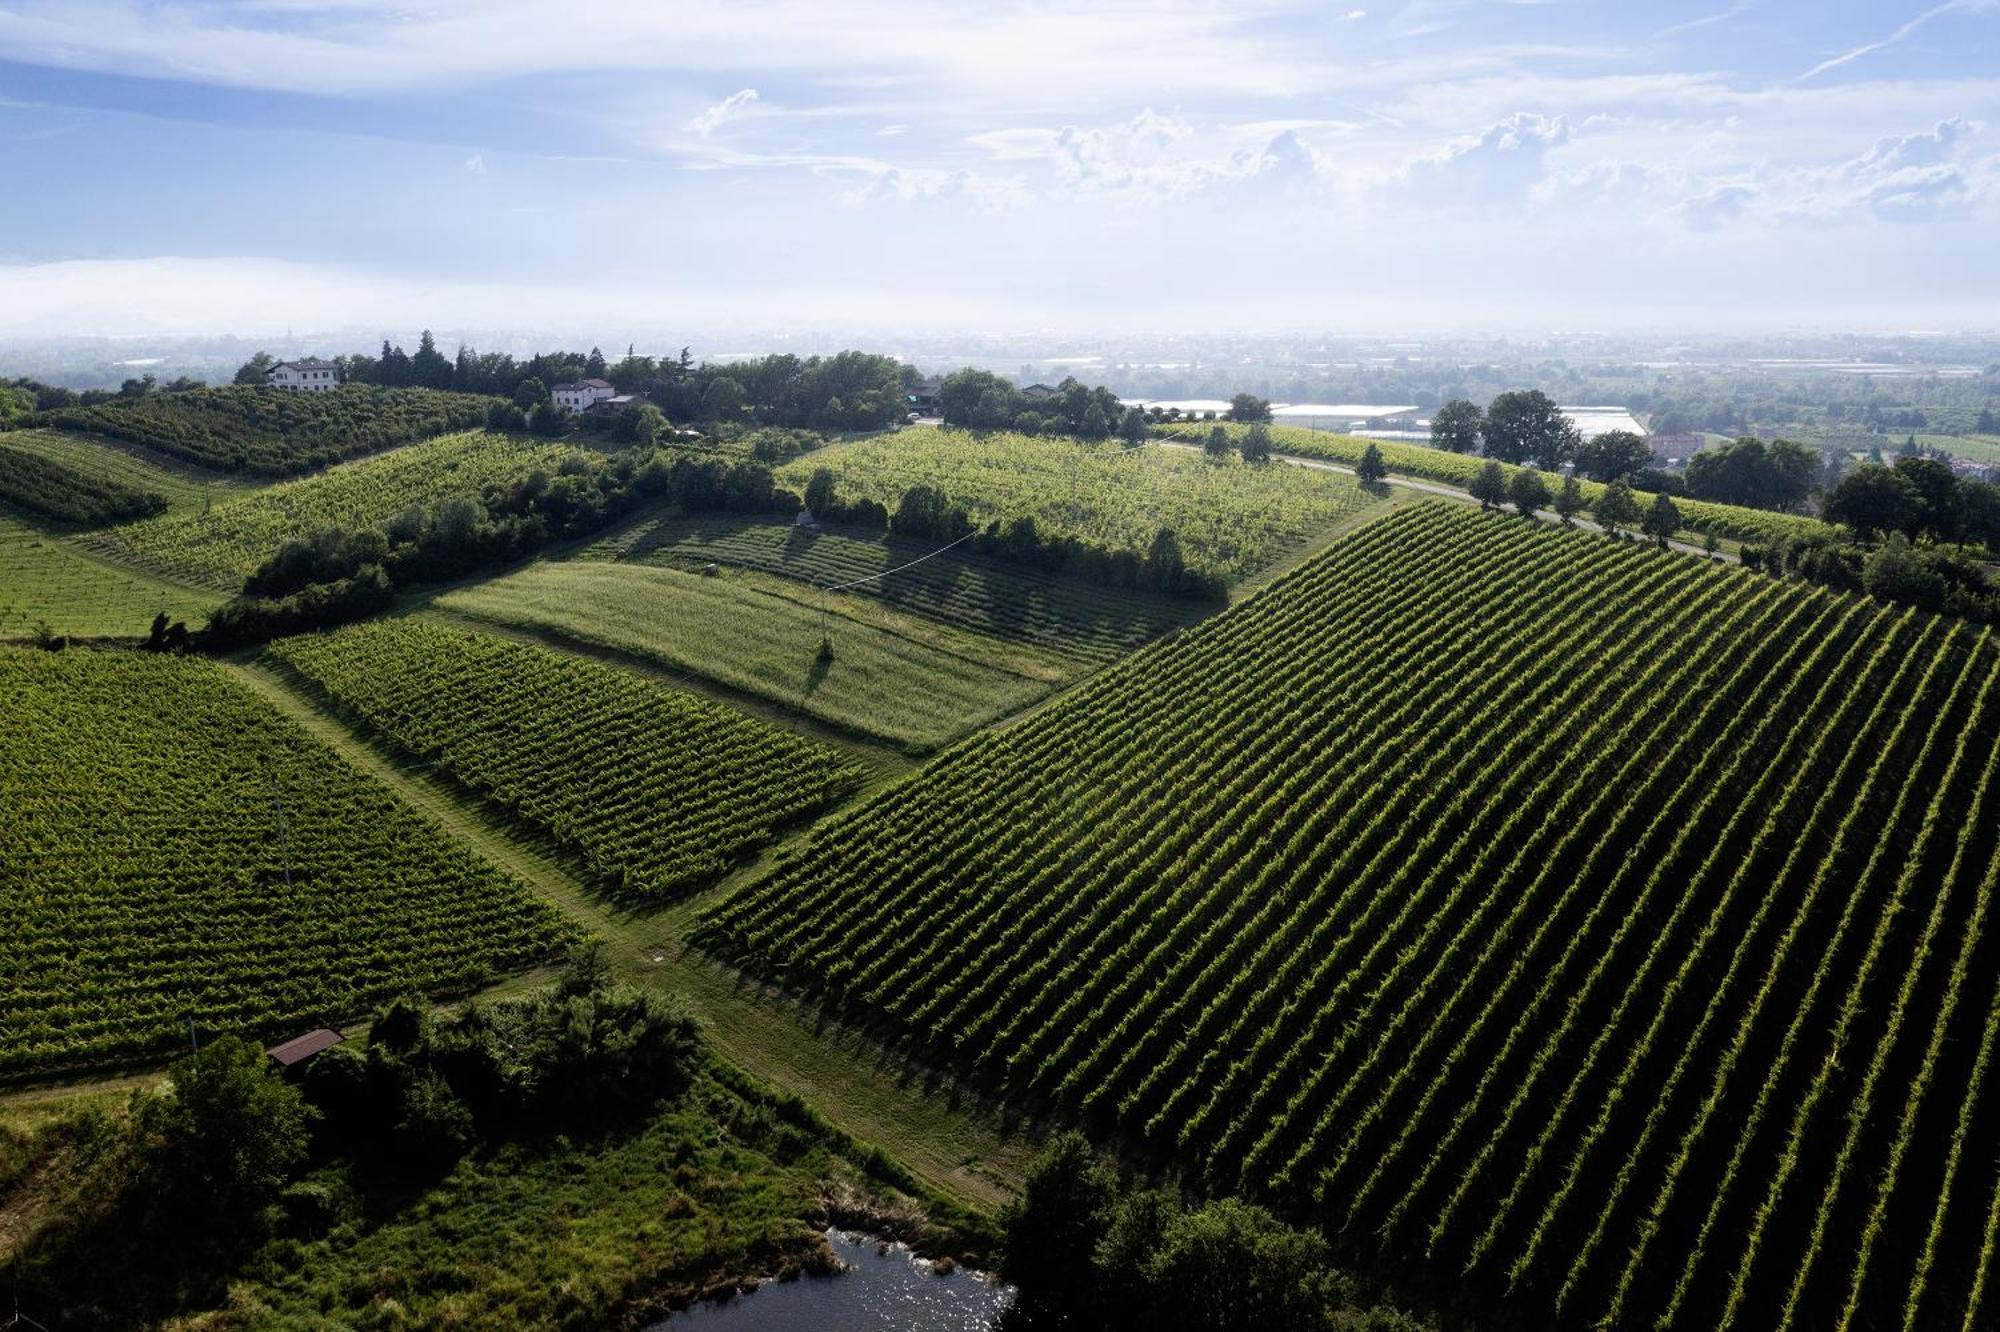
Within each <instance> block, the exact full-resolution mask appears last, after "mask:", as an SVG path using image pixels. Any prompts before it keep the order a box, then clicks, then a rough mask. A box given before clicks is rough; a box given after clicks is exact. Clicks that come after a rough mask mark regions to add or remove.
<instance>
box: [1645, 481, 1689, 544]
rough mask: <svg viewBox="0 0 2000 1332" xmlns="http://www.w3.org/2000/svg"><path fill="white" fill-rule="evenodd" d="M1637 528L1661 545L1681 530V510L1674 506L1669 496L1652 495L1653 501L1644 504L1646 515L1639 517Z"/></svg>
mask: <svg viewBox="0 0 2000 1332" xmlns="http://www.w3.org/2000/svg"><path fill="white" fill-rule="evenodd" d="M1639 530H1640V531H1642V532H1644V533H1645V534H1646V535H1647V536H1649V537H1651V538H1653V540H1655V541H1657V542H1658V543H1659V544H1660V545H1662V546H1664V545H1666V544H1667V541H1668V539H1669V538H1670V537H1672V536H1673V534H1674V533H1676V532H1678V531H1680V530H1681V511H1680V510H1679V509H1678V508H1677V507H1675V505H1674V501H1673V499H1672V497H1671V496H1668V495H1664V494H1661V495H1655V496H1653V502H1652V503H1651V504H1649V505H1647V506H1646V516H1645V517H1644V518H1642V519H1640V522H1639Z"/></svg>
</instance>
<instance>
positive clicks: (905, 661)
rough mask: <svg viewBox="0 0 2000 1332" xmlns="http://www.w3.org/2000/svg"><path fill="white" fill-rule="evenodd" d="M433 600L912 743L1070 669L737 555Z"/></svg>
mask: <svg viewBox="0 0 2000 1332" xmlns="http://www.w3.org/2000/svg"><path fill="white" fill-rule="evenodd" d="M437 606H438V608H439V609H440V610H444V611H448V612H451V613H452V614H455V615H461V616H467V617H470V618H472V619H475V620H480V621H483V622H485V623H488V624H492V625H496V626H499V627H502V628H507V629H517V630H524V631H527V632H529V633H534V634H541V635H547V636H550V637H553V638H557V639H561V640H567V641H569V642H573V643H581V644H585V645H588V646H591V647H597V648H606V649H609V650H611V651H614V652H619V653H623V654H625V655H627V656H630V657H635V658H638V659H639V660H642V661H645V662H649V663H651V664H653V665H656V666H661V667H664V668H666V669H668V670H671V671H675V672H686V673H687V674H689V675H696V676H701V677H703V678H705V679H708V680H713V681H715V682H716V683H718V684H722V685H726V686H728V687H729V688H731V689H737V690H741V691H743V692H745V693H748V694H754V695H756V696H757V697H759V698H763V699H767V700H769V701H770V702H772V703H775V704H777V705H779V706H780V707H784V708H790V709H796V710H797V711H799V712H802V713H804V714H805V715H806V716H808V717H815V718H818V719H819V720H821V721H824V722H827V723H829V724H831V725H833V726H835V727H838V728H840V729H842V730H846V731H851V732H854V733H857V734H859V735H861V736H864V737H868V738H871V739H876V740H885V741H888V742H889V743H891V744H897V745H905V746H911V747H916V748H925V749H930V748H936V747H937V746H938V745H940V744H942V743H944V742H945V741H948V740H954V739H956V738H958V737H959V736H961V735H964V734H965V733H966V732H968V731H970V730H972V729H973V728H974V727H976V726H978V725H980V724H982V723H984V722H988V721H991V720H993V719H994V718H996V717H999V716H1003V715H1005V714H1007V713H1009V712H1013V711H1016V710H1018V709H1020V708H1023V707H1026V706H1027V705H1028V704H1030V703H1033V702H1034V701H1036V700H1037V699H1039V698H1041V697H1042V696H1043V695H1045V694H1047V693H1048V692H1049V691H1050V690H1052V689H1053V688H1055V686H1056V685H1058V684H1060V683H1061V682H1062V681H1064V680H1065V679H1067V678H1068V677H1069V676H1070V675H1072V674H1073V673H1074V672H1075V670H1076V668H1075V666H1074V665H1073V664H1072V663H1071V662H1069V661H1068V660H1067V659H1065V658H1059V657H1054V656H1051V655H1050V654H1048V653H1045V652H1042V651H1039V650H1038V649H1035V648H1032V647H1026V646H1022V645H1020V644H1016V643H1007V642H1003V641H998V640H995V639H991V638H986V637H983V636H980V635H975V634H971V633H967V632H965V631H964V630H960V629H954V628H948V627H945V626H940V625H935V624H931V623H928V622H926V621H924V620H921V619H916V618H914V617H911V616H906V615H903V614H900V613H898V612H897V611H896V610H894V609H893V608H891V607H888V606H885V605H883V604H882V603H881V602H879V601H874V600H871V599H869V598H865V597H854V596H843V595H839V594H835V595H831V596H823V595H821V594H819V593H816V592H814V591H813V590H812V589H811V588H809V587H805V586H803V585H801V584H799V583H796V582H793V581H791V580H789V579H783V578H773V577H769V576H767V575H763V574H759V573H755V572H752V571H746V570H741V569H731V570H728V571H726V572H723V573H720V574H718V575H717V576H714V577H704V576H702V575H700V574H693V573H686V572H683V571H682V570H679V569H672V568H661V567H658V566H654V565H646V564H607V563H601V562H597V561H567V562H557V563H544V564H537V565H533V566H531V567H529V568H527V569H524V570H522V571H521V572H519V573H517V574H512V575H510V576H508V577H506V578H501V579H496V580H494V581H492V582H488V583H481V584H478V585H477V586H474V587H469V588H465V589H462V590H460V591H456V592H452V593H450V594H448V595H446V596H444V597H441V598H439V599H438V602H437ZM822 610H824V611H825V614H824V616H822ZM823 631H824V632H823ZM823 643H824V644H827V645H828V646H829V648H830V651H828V652H822V650H821V645H822V644H823Z"/></svg>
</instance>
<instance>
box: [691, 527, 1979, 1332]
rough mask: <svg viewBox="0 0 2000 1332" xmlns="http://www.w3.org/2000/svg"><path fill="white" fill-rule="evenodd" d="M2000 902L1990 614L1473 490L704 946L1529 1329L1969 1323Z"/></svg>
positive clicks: (1039, 726)
mask: <svg viewBox="0 0 2000 1332" xmlns="http://www.w3.org/2000/svg"><path fill="white" fill-rule="evenodd" d="M1585 662H1587V663H1590V665H1589V668H1588V669H1579V663H1585ZM1996 887H2000V652H1996V649H1995V645H1994V643H1993V641H1992V638H1991V636H1990V634H1988V633H1987V632H1986V631H1985V630H1983V629H1976V628H1973V627H1970V626H1967V625H1965V624H1963V623H1961V622H1959V621H1956V620H1950V619H1945V618H1933V617H1929V616H1924V615H1920V614H1918V613H1915V612H1912V611H1908V610H1905V609H1901V608H1897V607H1884V606H1881V605H1878V604H1876V603H1874V602H1871V601H1869V600H1866V599H1864V598H1860V597H1852V596H1839V595H1835V594H1831V593H1827V592H1825V591H1823V590H1818V589H1808V588H1802V587H1799V586H1796V585H1788V584H1782V583H1779V582H1776V581H1774V580H1770V579H1764V578H1759V577H1757V576H1755V575H1753V574H1750V573H1747V572H1744V571H1742V570H1738V569H1734V568H1730V567H1727V566H1720V565H1714V564H1711V563H1709V562H1707V561H1703V560H1697V559H1689V558H1686V557H1684V556H1681V555H1678V554H1674V553H1671V552H1666V551H1659V550H1654V549H1650V548H1641V547H1638V546H1634V545H1631V544H1627V543H1618V542H1609V541H1606V540H1604V539H1603V538H1601V537H1599V536H1596V535H1593V534H1585V533H1581V532H1574V531H1564V530H1562V529H1560V528H1557V527H1554V526H1550V525H1544V524H1540V523H1533V522H1526V521H1523V520H1522V519H1520V518H1516V517H1509V516H1501V515H1496V514H1482V513H1479V512H1477V511H1475V510H1473V509H1471V508H1469V507H1465V506H1460V505H1452V504H1445V503H1442V502H1438V503H1428V504H1420V505H1416V506H1413V507H1410V508H1406V509H1403V510H1401V511H1400V512H1398V513H1396V514H1394V515H1391V516H1389V517H1385V518H1383V519H1381V520H1379V521H1376V522H1374V523H1370V524H1368V525H1366V526H1364V527H1363V528H1361V529H1360V530H1359V531H1357V532H1355V533H1353V534H1352V535H1350V536H1348V537H1346V538H1344V539H1343V540H1341V541H1340V542H1339V543H1337V544H1336V545H1335V546H1334V547H1333V548H1332V549H1331V550H1329V551H1328V552H1327V553H1326V554H1325V555H1323V556H1321V557H1319V558H1317V559H1315V560H1313V561H1311V562H1309V563H1307V564H1306V565H1305V566H1303V567H1302V568H1300V569H1299V570H1298V571H1296V572H1294V573H1292V574H1290V575H1287V576H1285V577H1283V578H1281V579H1280V580H1278V581H1277V582H1276V583H1274V584H1273V585H1272V586H1270V587H1269V588H1267V589H1265V590H1264V591H1263V592H1261V593H1259V594H1258V595H1256V596H1254V597H1251V598H1249V599H1248V600H1245V601H1243V602H1241V603H1239V604H1237V605H1235V606H1233V607H1231V608H1230V609H1229V610H1228V611H1226V612H1224V613H1223V614H1221V615H1218V616H1216V617H1214V618H1212V619H1210V620H1207V621H1205V622H1203V623H1202V624H1201V625H1199V626H1197V627H1195V628H1194V629H1192V630H1190V631H1188V632H1186V633H1183V634H1180V635H1177V636H1175V637H1173V638H1170V639H1167V640H1164V641H1162V642H1161V643H1159V644H1156V645H1154V646H1152V647H1149V648H1146V649H1143V650H1141V651H1140V652H1139V653H1138V654H1136V655H1135V656H1133V657H1132V658H1130V659H1129V660H1128V661H1127V662H1125V663H1123V664H1121V665H1119V666H1117V667H1114V668H1112V669H1111V670H1109V671H1105V672H1102V673H1100V674H1099V675H1097V676H1095V677H1093V678H1092V679H1091V680H1090V681H1089V682H1087V683H1086V684H1085V685H1083V686H1082V687H1081V688H1080V689H1078V690H1076V691H1073V692H1072V693H1070V694H1067V695H1065V696H1064V697H1063V698H1062V699H1060V700H1058V701H1057V702H1056V703H1055V704H1053V705H1052V706H1050V707H1048V708H1046V709H1044V710H1042V711H1040V712H1038V713H1037V714H1035V715H1034V716H1033V717H1032V718H1030V719H1028V720H1027V721H1026V722H1024V723H1022V724H1021V725H1018V726H1014V727H1010V728H1007V729H1005V730H1001V731H995V732H988V733H985V734H982V735H980V736H977V737H975V738H973V739H971V740H969V741H967V742H965V743H964V744H962V745H959V746H957V747H955V748H954V749H952V750H951V751H949V752H948V753H947V754H945V755H943V756H941V757H940V758H939V759H937V760H936V761H934V762H932V763H931V764H929V765H927V766H925V767H924V768H922V769H920V770H918V771H917V772H916V773H914V774H912V775H911V776H910V777H908V778H906V779H905V780H903V781H902V782H900V783H898V784H896V785H893V786H890V787H887V788H884V789H883V790H881V791H879V792H877V793H876V794H874V795H873V796H871V797H870V798H869V799H867V800H866V801H864V802H862V803H860V804H858V805H856V806H854V807H851V808H850V809H848V810H845V811H843V812H841V813H840V814H838V815H836V816H834V817H833V818H831V819H828V820H825V821H823V822H822V823H820V824H819V825H818V826H817V827H816V828H815V829H814V830H813V833H812V835H811V836H810V838H809V839H807V840H806V841H804V842H803V843H801V844H799V845H797V846H795V847H792V848H788V849H787V851H786V852H785V853H783V854H782V855H781V856H780V857H779V858H778V859H777V862H776V865H775V868H774V869H773V870H772V871H771V872H770V873H769V874H768V875H767V876H765V877H763V878H762V879H760V880H759V881H757V882H755V883H753V884H751V885H750V886H749V887H748V888H746V889H745V890H743V891H741V892H739V893H737V894H736V895H734V896H733V897H731V898H729V899H727V900H726V901H723V902H721V903H720V904H718V905H716V906H714V907H712V908H710V909H709V910H708V911H707V913H706V920H707V922H708V926H707V930H706V932H705V933H697V934H696V936H695V939H696V942H697V943H700V944H702V945H703V946H706V947H709V948H712V949H714V950H716V951H718V952H720V953H721V954H723V955H724V956H727V957H730V958H733V959H736V960H738V961H739V962H741V963H744V964H746V965H748V966H749V967H750V968H751V969H752V970H754V971H758V972H761V973H762V974H764V975H767V976H769V977H771V978H772V979H774V980H777V981H779V982H781V983H782V984H784V985H786V986H787V987H788V988H789V989H791V990H792V991H793V992H794V993H803V994H807V995H811V996H814V997H816V998H817V999H819V1000H820V1001H821V1002H822V1003H824V1004H825V1005H826V1006H828V1007H829V1008H830V1009H831V1010H833V1011H835V1012H839V1013H843V1014H847V1015H849V1016H851V1017H853V1018H854V1019H856V1020H858V1021H862V1022H865V1023H867V1024H868V1025H869V1027H870V1028H871V1029H872V1030H875V1031H878V1032H884V1033H891V1032H894V1033H900V1034H901V1035H902V1037H903V1039H904V1040H905V1042H906V1043H907V1047H908V1048H910V1049H911V1050H912V1051H913V1052H914V1053H916V1054H918V1055H919V1056H920V1057H924V1058H927V1059H929V1060H931V1061H935V1063H937V1064H941V1065H943V1066H945V1067H948V1068H951V1069H954V1070H956V1071H957V1072H958V1073H959V1074H960V1075H961V1076H962V1077H964V1078H965V1079H966V1080H968V1081H969V1082H971V1083H972V1084H973V1085H974V1086H976V1087H980V1088H985V1089H989V1090H992V1091H995V1092H998V1093H1000V1094H1003V1095H1005V1096H1007V1097H1010V1098H1017V1100H1018V1102H1019V1103H1023V1104H1025V1105H1028V1106H1032V1107H1035V1108H1037V1109H1044V1108H1045V1109H1048V1110H1050V1111H1052V1112H1053V1113H1056V1114H1058V1115H1063V1116H1068V1117H1072V1118H1073V1119H1074V1120H1076V1121H1077V1122H1080V1123H1082V1124H1085V1125H1088V1126H1091V1127H1093V1128H1095V1129H1097V1130H1099V1131H1100V1132H1102V1133H1104V1134H1106V1135H1112V1134H1115V1135H1117V1136H1118V1137H1119V1138H1120V1139H1121V1140H1122V1141H1123V1142H1124V1143H1125V1144H1127V1145H1128V1146H1129V1147H1130V1148H1132V1149H1133V1151H1134V1153H1135V1154H1141V1153H1143V1154H1144V1155H1146V1156H1148V1157H1150V1158H1151V1159H1153V1160H1156V1161H1161V1162H1172V1163H1174V1164H1175V1165H1176V1166H1177V1167H1178V1168H1180V1169H1183V1170H1186V1171H1189V1172H1191V1173H1193V1174H1195V1175H1197V1176H1198V1177H1200V1178H1202V1179H1203V1180H1204V1181H1205V1182H1206V1183H1207V1185H1208V1186H1209V1187H1211V1188H1213V1189H1215V1190H1218V1191H1222V1192H1237V1191H1240V1192H1243V1193H1247V1194H1248V1195H1250V1196H1252V1197H1255V1198H1262V1199H1266V1200H1270V1201H1273V1202H1275V1203H1278V1204H1281V1205H1283V1206H1284V1207H1285V1208H1287V1209H1288V1210H1290V1211H1292V1212H1293V1213H1295V1214H1297V1215H1300V1216H1311V1217H1315V1218H1317V1219H1318V1220H1319V1221H1320V1222H1321V1223H1322V1224H1323V1225H1324V1226H1325V1228H1326V1229H1327V1231H1328V1232H1329V1233H1330V1234H1331V1235H1333V1236H1335V1237H1336V1238H1337V1239H1338V1240H1339V1242H1340V1243H1341V1244H1342V1245H1343V1246H1344V1248H1345V1250H1346V1251H1347V1252H1348V1253H1349V1254H1350V1255H1351V1256H1353V1257H1354V1258H1355V1259H1356V1260H1357V1261H1364V1262H1371V1263H1375V1262H1382V1261H1384V1260H1386V1261H1387V1262H1388V1263H1389V1264H1390V1265H1391V1266H1392V1267H1401V1268H1402V1269H1404V1270H1405V1271H1406V1273H1408V1274H1409V1275H1412V1276H1415V1277H1417V1278H1419V1279H1423V1280H1428V1281H1431V1282H1435V1283H1437V1284H1438V1285H1440V1286H1443V1287H1447V1288H1450V1289H1453V1290H1455V1291H1459V1292H1462V1293H1463V1298H1464V1300H1465V1302H1466V1304H1467V1306H1468V1307H1477V1306H1478V1305H1480V1304H1481V1302H1482V1301H1491V1302H1492V1303H1493V1305H1494V1306H1495V1307H1497V1308H1499V1309H1500V1311H1501V1314H1502V1316H1503V1318H1502V1321H1503V1322H1504V1325H1506V1326H1516V1325H1518V1326H1536V1327H1552V1326H1561V1327H1640V1326H1644V1327H1661V1328H1669V1329H1674V1328H1686V1329H1690V1332H1695V1330H1699V1332H1715V1330H1717V1329H1727V1328H1734V1329H1739V1330H1740V1332H1750V1330H1751V1329H1764V1328H1779V1327H1796V1328H1803V1327H1825V1328H1846V1329H1858V1328H1863V1327H1885V1326H1901V1327H1904V1328H1906V1329H1907V1328H1936V1327H1949V1328H1954V1329H1956V1328H1960V1327H1964V1328H1967V1329H1970V1328H1973V1327H1985V1326H1988V1325H1989V1324H1988V1320H1986V1319H1984V1318H1983V1317H1982V1316H1978V1315H1977V1314H1976V1313H1975V1311H1976V1310H1978V1309H1979V1308H1980V1307H1981V1304H1980V1301H1981V1299H1982V1295H1983V1297H1984V1298H1985V1299H1987V1300H1988V1301H1989V1303H1988V1304H1987V1305H1986V1306H1985V1307H1987V1308H1991V1307H1992V1306H1991V1303H1990V1301H1991V1299H1992V1298H1993V1295H1994V1292H1993V1291H1992V1290H1991V1288H1990V1282H1991V1280H1992V1278H1991V1276H1990V1275H1989V1274H1990V1273H1991V1271H1992V1267H1993V1264H1992V1259H1993V1256H1994V1242H1995V1241H1994V1235H1995V1230H1994V1224H1995V1223H1994V1219H1993V1218H1995V1217H1996V1216H2000V1183H1997V1182H1996V1175H1995V1171H1994V1150H1993V1138H1992V1133H1991V1124H1992V1123H1993V1121H1994V1106H1995V1100H1994V1096H1995V1090H1994V1084H1993V1079H1992V1076H1991V1074H1990V1071H1989V1070H1990V1066H1991V1065H1992V1063H1993V1060H1994V1057H1995V1056H1996V1055H2000V1010H1997V1009H1995V1008H1994V1006H1993V1002H1992V1001H1993V996H1994V994H1995V993H1996V985H1997V984H2000V930H1996V928H1995V923H1994V919H1993V914H1992V912H1993V907H1994V902H1995V893H1996ZM1982 1124H1984V1125H1987V1127H1986V1128H1984V1129H1982V1128H1981V1127H1980V1126H1981V1125H1982Z"/></svg>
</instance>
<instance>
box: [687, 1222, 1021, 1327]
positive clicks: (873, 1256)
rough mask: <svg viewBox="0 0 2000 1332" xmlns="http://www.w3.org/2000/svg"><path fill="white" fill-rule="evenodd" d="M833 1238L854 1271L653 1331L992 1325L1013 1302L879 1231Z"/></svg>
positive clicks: (708, 1310)
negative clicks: (943, 1271) (886, 1240)
mask: <svg viewBox="0 0 2000 1332" xmlns="http://www.w3.org/2000/svg"><path fill="white" fill-rule="evenodd" d="M826 1242H827V1243H828V1244H829V1245H831V1246H832V1247H833V1252H834V1256H835V1257H837V1258H839V1259H840V1261H841V1262H842V1263H844V1264H846V1265H847V1267H848V1268H849V1269H850V1270H849V1271H847V1272H845V1273H844V1274H842V1275H840V1276H834V1277H800V1278H799V1279H798V1280H796V1281H772V1282H766V1283H765V1284H764V1285H762V1286H759V1287H758V1288H757V1289H756V1290H754V1291H752V1292H751V1293H750V1294H748V1295H739V1296H737V1297H736V1298H735V1299H733V1300H731V1301H729V1302H728V1303H727V1304H697V1305H695V1306H694V1307H693V1308H692V1309H688V1310H685V1311H683V1312H681V1313H677V1314H675V1315H674V1316H673V1317H672V1318H670V1319H668V1320H667V1321H666V1322H664V1323H657V1324H655V1325H654V1327H653V1328H651V1329H648V1332H683V1330H684V1329H686V1330H687V1332H987V1329H989V1328H991V1327H992V1326H993V1322H994V1320H995V1319H996V1318H998V1317H999V1316H1000V1311H1001V1310H1002V1309H1004V1308H1006V1307H1007V1300H1008V1298H1009V1296H1010V1293H1011V1292H1010V1291H1009V1289H1008V1288H1007V1287H1006V1286H1003V1285H1000V1284H999V1283H998V1282H993V1281H989V1280H987V1279H986V1278H985V1277H984V1276H983V1275H981V1274H979V1273H976V1272H972V1271H969V1270H967V1269H964V1268H960V1269H959V1270H958V1271H955V1272H952V1273H950V1274H949V1275H946V1276H939V1275H938V1274H937V1273H936V1272H934V1271H933V1270H932V1269H931V1265H930V1264H929V1263H927V1262H925V1261H924V1260H923V1259H921V1258H918V1257H917V1256H916V1255H914V1254H912V1253H911V1252H910V1251H909V1249H907V1248H906V1247H904V1246H903V1245H901V1244H892V1245H890V1246H889V1248H888V1251H887V1252H886V1253H883V1252H878V1250H879V1249H880V1247H881V1245H880V1242H879V1241H877V1240H875V1239H873V1238H872V1237H870V1236H867V1235H853V1234H847V1233H845V1232H843V1231H838V1230H829V1231H827V1232H826Z"/></svg>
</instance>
